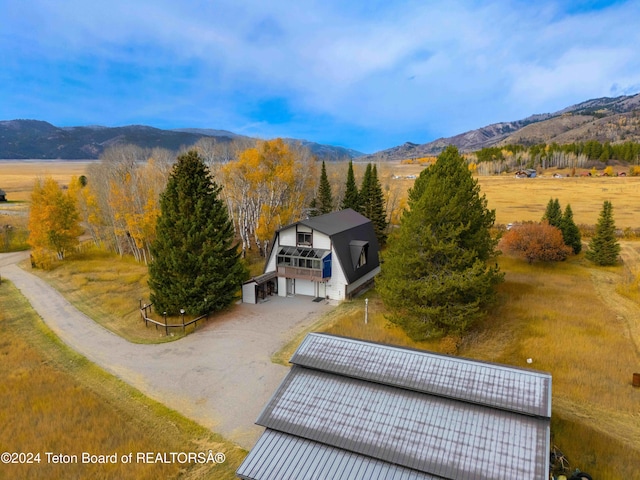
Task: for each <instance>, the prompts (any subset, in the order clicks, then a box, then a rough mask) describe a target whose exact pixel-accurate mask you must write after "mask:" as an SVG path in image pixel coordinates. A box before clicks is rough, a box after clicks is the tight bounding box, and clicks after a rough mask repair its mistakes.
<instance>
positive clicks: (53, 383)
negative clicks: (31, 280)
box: [0, 281, 246, 480]
mask: <svg viewBox="0 0 640 480" xmlns="http://www.w3.org/2000/svg"><path fill="white" fill-rule="evenodd" d="M0 305H2V308H1V309H0V356H1V358H2V377H3V378H2V382H1V383H0V431H2V435H0V451H1V452H23V453H27V452H31V453H33V454H34V455H35V454H38V453H39V454H40V457H39V459H40V463H32V464H23V465H21V464H5V463H2V464H0V478H7V479H9V478H11V479H29V480H31V479H50V478H102V479H122V478H136V479H156V478H178V477H179V478H181V479H201V478H210V479H231V478H235V476H234V472H235V470H236V468H237V467H238V465H239V464H240V462H241V461H242V458H244V456H245V455H246V452H245V451H243V450H240V449H238V448H237V447H236V446H234V445H233V444H230V443H228V442H225V441H224V440H223V439H221V438H220V437H219V436H217V435H215V434H212V433H211V432H210V431H209V430H207V429H205V428H202V427H200V426H199V425H196V424H195V423H193V422H191V421H190V420H187V419H185V418H184V417H182V416H180V415H179V414H177V413H176V412H174V411H171V410H169V409H167V408H165V407H164V406H162V405H160V404H158V403H156V402H153V401H151V400H149V399H147V398H146V397H144V396H143V395H142V394H140V392H138V391H137V390H134V389H133V388H131V387H129V386H128V385H126V384H124V383H123V382H121V381H119V380H117V379H116V378H114V377H113V376H111V375H109V374H107V373H105V372H104V371H102V370H100V369H99V368H97V367H95V366H94V365H93V364H91V363H90V362H88V361H87V360H86V359H85V358H84V357H81V356H79V355H77V354H76V353H75V352H72V351H71V350H69V349H68V348H66V347H65V346H64V345H63V344H61V343H60V341H59V340H58V339H57V337H55V335H54V334H53V333H51V331H50V330H49V329H48V328H47V327H46V326H45V325H44V324H43V323H42V320H41V319H40V317H39V316H38V315H37V314H36V313H35V312H34V311H33V310H32V309H31V307H30V305H29V304H28V303H27V302H26V300H25V299H24V297H22V295H20V293H19V292H18V290H17V289H16V288H15V287H14V286H13V285H12V284H11V283H9V282H7V281H3V282H2V284H0ZM209 450H212V452H223V453H225V454H226V461H225V462H224V463H222V464H213V463H209V464H206V465H197V464H193V463H192V464H191V465H189V464H180V463H171V464H164V463H149V464H145V463H142V462H138V461H136V458H137V454H138V452H141V453H144V452H208V451H209ZM46 452H51V453H55V454H66V455H76V456H77V459H78V461H77V462H73V463H70V464H54V463H53V462H50V461H49V457H47V455H46ZM82 452H87V453H89V454H95V455H111V454H113V453H117V454H118V461H117V462H116V463H115V464H102V465H101V464H91V463H84V464H83V463H82ZM128 453H133V457H132V458H133V461H132V462H131V463H130V464H125V463H123V462H122V461H121V460H120V457H121V456H122V455H127V454H128ZM34 458H35V457H34ZM50 458H51V459H52V458H53V457H50ZM3 459H4V457H3Z"/></svg>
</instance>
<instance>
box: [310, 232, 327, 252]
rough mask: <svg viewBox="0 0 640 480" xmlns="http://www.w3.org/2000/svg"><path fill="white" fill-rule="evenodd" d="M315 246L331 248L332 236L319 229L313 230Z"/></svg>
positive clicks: (323, 248) (325, 248)
mask: <svg viewBox="0 0 640 480" xmlns="http://www.w3.org/2000/svg"><path fill="white" fill-rule="evenodd" d="M313 248H320V249H322V250H331V238H329V236H327V235H325V234H324V233H321V232H318V231H315V232H313Z"/></svg>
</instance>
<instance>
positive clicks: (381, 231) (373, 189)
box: [365, 165, 388, 245]
mask: <svg viewBox="0 0 640 480" xmlns="http://www.w3.org/2000/svg"><path fill="white" fill-rule="evenodd" d="M365 216H366V217H367V218H368V219H369V220H371V222H372V223H373V230H374V231H375V232H376V237H377V238H378V243H379V244H380V245H385V244H386V242H387V225H388V223H387V212H386V209H385V201H384V194H383V193H382V186H381V185H380V180H378V169H377V168H376V166H375V165H374V166H373V168H372V169H371V186H370V189H369V198H368V200H367V214H366V215H365Z"/></svg>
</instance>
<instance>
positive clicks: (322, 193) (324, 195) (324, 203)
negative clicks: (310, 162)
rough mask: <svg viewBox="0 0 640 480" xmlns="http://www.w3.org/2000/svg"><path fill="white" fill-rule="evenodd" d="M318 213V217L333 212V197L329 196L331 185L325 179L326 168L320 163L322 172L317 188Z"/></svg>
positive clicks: (326, 178)
mask: <svg viewBox="0 0 640 480" xmlns="http://www.w3.org/2000/svg"><path fill="white" fill-rule="evenodd" d="M317 198H318V203H319V204H318V206H317V207H318V211H319V212H320V215H323V214H325V213H330V212H332V211H333V196H332V195H331V184H330V183H329V178H328V177H327V168H326V167H325V165H324V160H323V161H322V171H321V172H320V186H319V187H318V197H317Z"/></svg>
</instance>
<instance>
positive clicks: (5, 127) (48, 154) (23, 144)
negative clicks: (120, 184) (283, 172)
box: [0, 120, 363, 161]
mask: <svg viewBox="0 0 640 480" xmlns="http://www.w3.org/2000/svg"><path fill="white" fill-rule="evenodd" d="M204 137H214V138H215V139H216V141H217V142H231V141H232V140H235V139H245V140H257V139H252V138H251V137H246V136H244V135H238V134H236V133H233V132H229V131H227V130H213V129H201V128H182V129H175V130H162V129H159V128H153V127H148V126H145V125H129V126H124V127H102V126H96V125H91V126H86V127H56V126H55V125H52V124H50V123H48V122H44V121H41V120H5V121H0V159H17V160H20V159H61V160H80V159H96V158H98V157H99V156H100V154H101V153H102V152H103V151H104V150H105V149H106V148H108V147H110V146H112V145H117V144H134V145H137V146H139V147H142V148H155V147H159V148H166V149H168V150H173V151H178V150H181V149H182V148H185V147H189V146H191V145H194V144H195V143H196V142H197V141H198V140H200V139H201V138H204ZM285 141H287V142H290V143H300V144H302V145H303V146H304V147H307V148H308V149H309V150H311V152H312V153H313V154H314V155H316V156H317V157H318V158H319V159H321V160H328V161H332V160H343V159H349V158H355V157H360V156H362V155H363V154H362V153H361V152H357V151H355V150H351V149H348V148H343V147H336V146H332V145H322V144H319V143H315V142H309V141H307V140H297V139H292V138H288V139H285Z"/></svg>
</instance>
